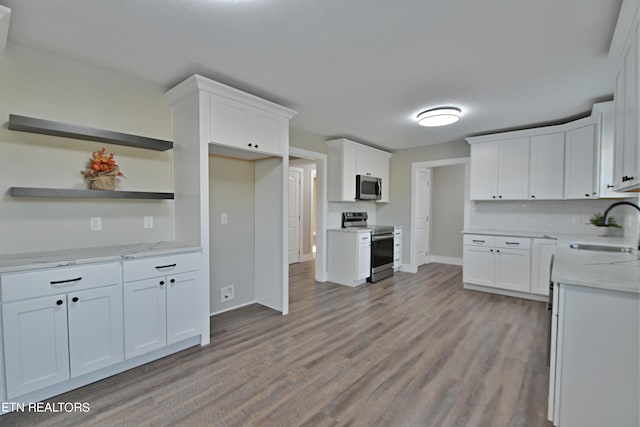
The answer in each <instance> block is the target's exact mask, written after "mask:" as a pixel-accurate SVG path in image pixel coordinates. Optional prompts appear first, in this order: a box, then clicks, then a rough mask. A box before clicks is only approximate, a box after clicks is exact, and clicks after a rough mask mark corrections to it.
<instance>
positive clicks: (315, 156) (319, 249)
mask: <svg viewBox="0 0 640 427" xmlns="http://www.w3.org/2000/svg"><path fill="white" fill-rule="evenodd" d="M289 153H290V154H289V172H290V190H289V204H288V205H289V211H290V213H289V217H290V220H291V226H290V227H289V236H288V241H289V245H290V258H289V263H290V264H292V263H296V262H306V261H311V260H314V259H315V261H316V263H315V264H316V265H315V280H316V281H318V282H326V281H327V280H328V279H327V267H326V243H325V242H326V234H327V226H326V218H327V209H328V207H327V206H328V205H327V195H326V164H327V155H326V154H322V153H316V152H313V151H308V150H303V149H300V148H295V147H290V149H289ZM298 173H299V174H300V175H301V178H300V191H299V193H297V195H296V192H295V191H294V186H295V184H294V183H295V181H296V176H297V174H298ZM292 174H293V175H292ZM296 198H297V199H298V202H296V200H295V199H296ZM296 204H297V207H296ZM296 209H297V210H298V212H299V217H300V221H299V228H298V230H299V233H298V234H299V236H296V228H295V227H296V224H295V212H296ZM297 245H298V247H299V256H298V257H297V258H296V256H295V251H296V249H295V247H296V246H297ZM296 259H297V260H296Z"/></svg>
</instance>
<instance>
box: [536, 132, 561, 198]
mask: <svg viewBox="0 0 640 427" xmlns="http://www.w3.org/2000/svg"><path fill="white" fill-rule="evenodd" d="M563 195H564V132H557V133H551V134H547V135H536V136H532V137H531V154H530V156H529V198H530V199H535V200H562V198H563Z"/></svg>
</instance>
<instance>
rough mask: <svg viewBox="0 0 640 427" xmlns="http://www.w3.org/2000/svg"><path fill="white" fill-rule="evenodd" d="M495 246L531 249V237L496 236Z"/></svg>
mask: <svg viewBox="0 0 640 427" xmlns="http://www.w3.org/2000/svg"><path fill="white" fill-rule="evenodd" d="M495 246H496V247H497V248H509V249H527V250H529V249H531V239H529V238H524V237H502V236H501V237H496V244H495Z"/></svg>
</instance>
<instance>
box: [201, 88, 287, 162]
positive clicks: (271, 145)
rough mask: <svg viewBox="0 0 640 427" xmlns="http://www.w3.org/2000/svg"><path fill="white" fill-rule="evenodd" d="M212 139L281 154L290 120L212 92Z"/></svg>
mask: <svg viewBox="0 0 640 427" xmlns="http://www.w3.org/2000/svg"><path fill="white" fill-rule="evenodd" d="M210 99H211V103H210V105H211V107H210V108H211V118H210V123H209V124H210V129H209V137H210V140H211V142H212V143H215V144H220V145H225V146H231V147H234V148H240V149H242V150H249V151H258V152H261V153H267V154H274V155H279V156H282V155H284V154H285V147H286V146H287V144H286V142H287V141H288V129H289V120H288V119H287V118H284V117H282V116H280V115H278V114H275V113H272V112H269V111H267V110H263V109H260V108H257V107H255V106H252V105H249V104H247V103H245V102H242V101H240V100H237V99H232V98H229V97H226V96H221V95H217V94H211V98H210Z"/></svg>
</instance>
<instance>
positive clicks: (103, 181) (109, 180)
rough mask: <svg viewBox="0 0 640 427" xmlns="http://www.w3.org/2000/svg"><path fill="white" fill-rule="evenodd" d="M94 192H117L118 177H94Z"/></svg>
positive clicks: (92, 183) (92, 181)
mask: <svg viewBox="0 0 640 427" xmlns="http://www.w3.org/2000/svg"><path fill="white" fill-rule="evenodd" d="M90 180H91V189H92V190H112V191H113V190H115V189H116V177H115V176H110V175H103V176H94V177H93V178H90Z"/></svg>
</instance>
